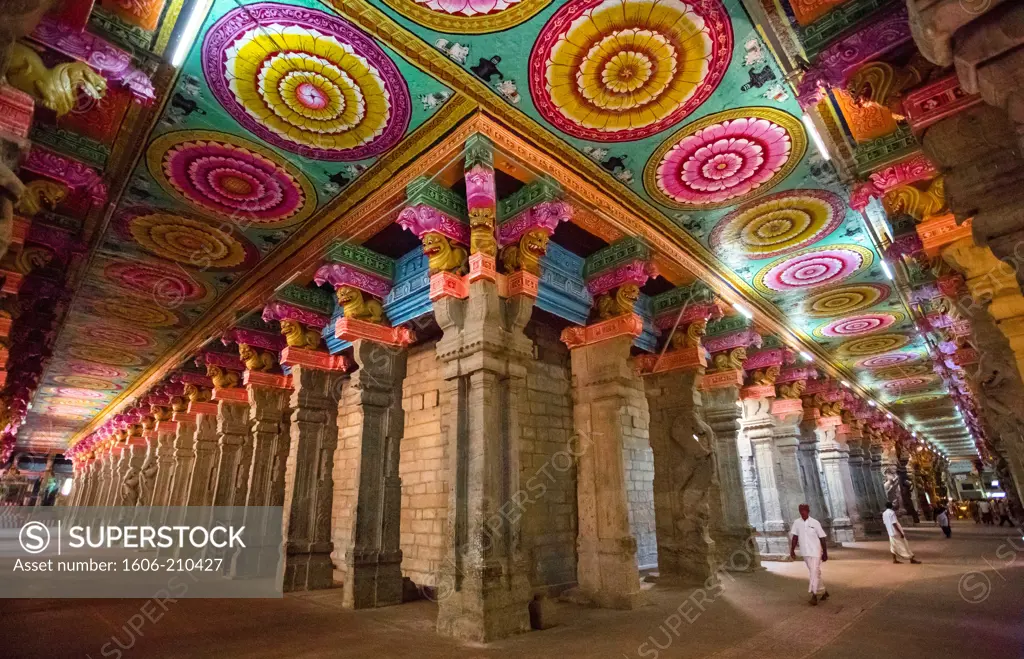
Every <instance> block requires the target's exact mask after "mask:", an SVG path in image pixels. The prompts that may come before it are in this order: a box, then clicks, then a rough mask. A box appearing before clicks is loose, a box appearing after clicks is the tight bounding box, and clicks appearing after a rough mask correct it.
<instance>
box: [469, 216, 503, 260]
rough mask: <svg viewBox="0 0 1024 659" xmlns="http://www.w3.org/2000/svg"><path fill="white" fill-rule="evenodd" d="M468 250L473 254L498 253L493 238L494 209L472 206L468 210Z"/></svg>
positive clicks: (496, 242) (495, 241) (490, 254)
mask: <svg viewBox="0 0 1024 659" xmlns="http://www.w3.org/2000/svg"><path fill="white" fill-rule="evenodd" d="M469 251H470V252H472V253H473V254H481V253H483V254H487V255H489V256H497V255H498V241H497V240H495V239H494V210H493V209H490V208H474V209H472V210H471V211H469Z"/></svg>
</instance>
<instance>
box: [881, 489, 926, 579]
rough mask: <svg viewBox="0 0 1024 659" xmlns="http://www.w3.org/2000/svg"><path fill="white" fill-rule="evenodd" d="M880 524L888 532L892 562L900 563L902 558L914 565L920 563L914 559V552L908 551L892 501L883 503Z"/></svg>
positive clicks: (908, 547) (905, 537) (905, 538)
mask: <svg viewBox="0 0 1024 659" xmlns="http://www.w3.org/2000/svg"><path fill="white" fill-rule="evenodd" d="M882 523H883V524H885V530H886V531H888V532H889V552H890V553H892V562H893V563H900V562H902V561H900V559H901V558H902V559H906V560H909V561H910V562H911V563H913V564H914V565H917V564H918V563H920V562H921V561H919V560H917V559H916V558H914V552H912V551H910V545H909V544H907V535H906V534H905V533H904V532H903V527H902V526H901V525H900V521H899V519H897V518H896V511H895V510H893V509H892V501H886V502H885V512H884V513H882Z"/></svg>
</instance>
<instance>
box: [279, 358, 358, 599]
mask: <svg viewBox="0 0 1024 659" xmlns="http://www.w3.org/2000/svg"><path fill="white" fill-rule="evenodd" d="M286 352H287V350H286ZM291 376H292V384H293V386H294V387H295V388H294V390H293V391H292V395H291V401H290V407H291V409H292V419H291V424H290V427H289V432H290V433H291V442H290V446H289V450H288V460H287V462H286V466H285V495H284V502H283V506H284V514H285V520H284V535H285V538H286V542H285V554H286V556H285V573H284V590H285V591H286V592H291V591H297V590H319V589H322V588H330V587H331V585H332V582H333V572H334V567H333V565H332V564H331V550H332V549H333V547H334V545H333V543H332V542H331V505H332V501H331V498H332V496H333V491H334V479H333V476H332V465H333V462H334V450H335V448H337V445H338V426H337V420H338V394H339V391H340V387H341V381H342V378H343V377H344V373H342V372H341V371H329V370H321V369H319V368H315V367H313V366H308V365H306V364H295V365H294V366H293V367H292V372H291Z"/></svg>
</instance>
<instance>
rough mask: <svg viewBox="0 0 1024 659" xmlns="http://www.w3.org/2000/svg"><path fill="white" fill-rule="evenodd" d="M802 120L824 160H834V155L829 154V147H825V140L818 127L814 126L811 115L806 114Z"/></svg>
mask: <svg viewBox="0 0 1024 659" xmlns="http://www.w3.org/2000/svg"><path fill="white" fill-rule="evenodd" d="M800 120H801V121H803V122H804V128H806V129H807V132H808V133H809V134H810V136H811V139H812V140H814V146H816V147H818V152H819V153H821V157H822V159H823V160H832V155H831V154H830V153H829V152H828V147H826V146H825V140H823V139H821V133H819V132H818V127H817V126H815V125H814V121H813V120H812V119H811V117H810V115H808V114H806V113H804V115H803V116H802V117H801V118H800Z"/></svg>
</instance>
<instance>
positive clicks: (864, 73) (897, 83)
mask: <svg viewBox="0 0 1024 659" xmlns="http://www.w3.org/2000/svg"><path fill="white" fill-rule="evenodd" d="M937 70H938V67H937V66H935V65H934V64H932V63H931V62H929V61H928V60H927V59H925V58H924V57H923V56H922V55H921V54H920V53H915V54H914V56H913V57H911V58H910V60H909V61H908V62H907V63H906V64H905V65H904V66H901V67H898V68H894V67H893V66H892V65H890V64H888V63H886V62H870V63H868V64H865V65H864V66H862V67H860V68H859V69H857V72H856V73H854V74H853V76H851V77H850V82H849V84H848V91H849V92H850V95H851V96H853V98H854V100H855V101H856V102H857V103H858V104H863V103H876V104H878V105H881V106H883V107H885V108H887V109H888V110H889V112H891V113H892V114H893V116H894V117H896V118H897V119H903V118H904V110H903V93H904V92H905V91H907V90H910V89H913V88H914V87H917V86H919V85H920V84H921V83H923V82H925V81H926V80H928V79H929V78H930V77H931V75H932V74H933V73H934V72H935V71H937Z"/></svg>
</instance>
